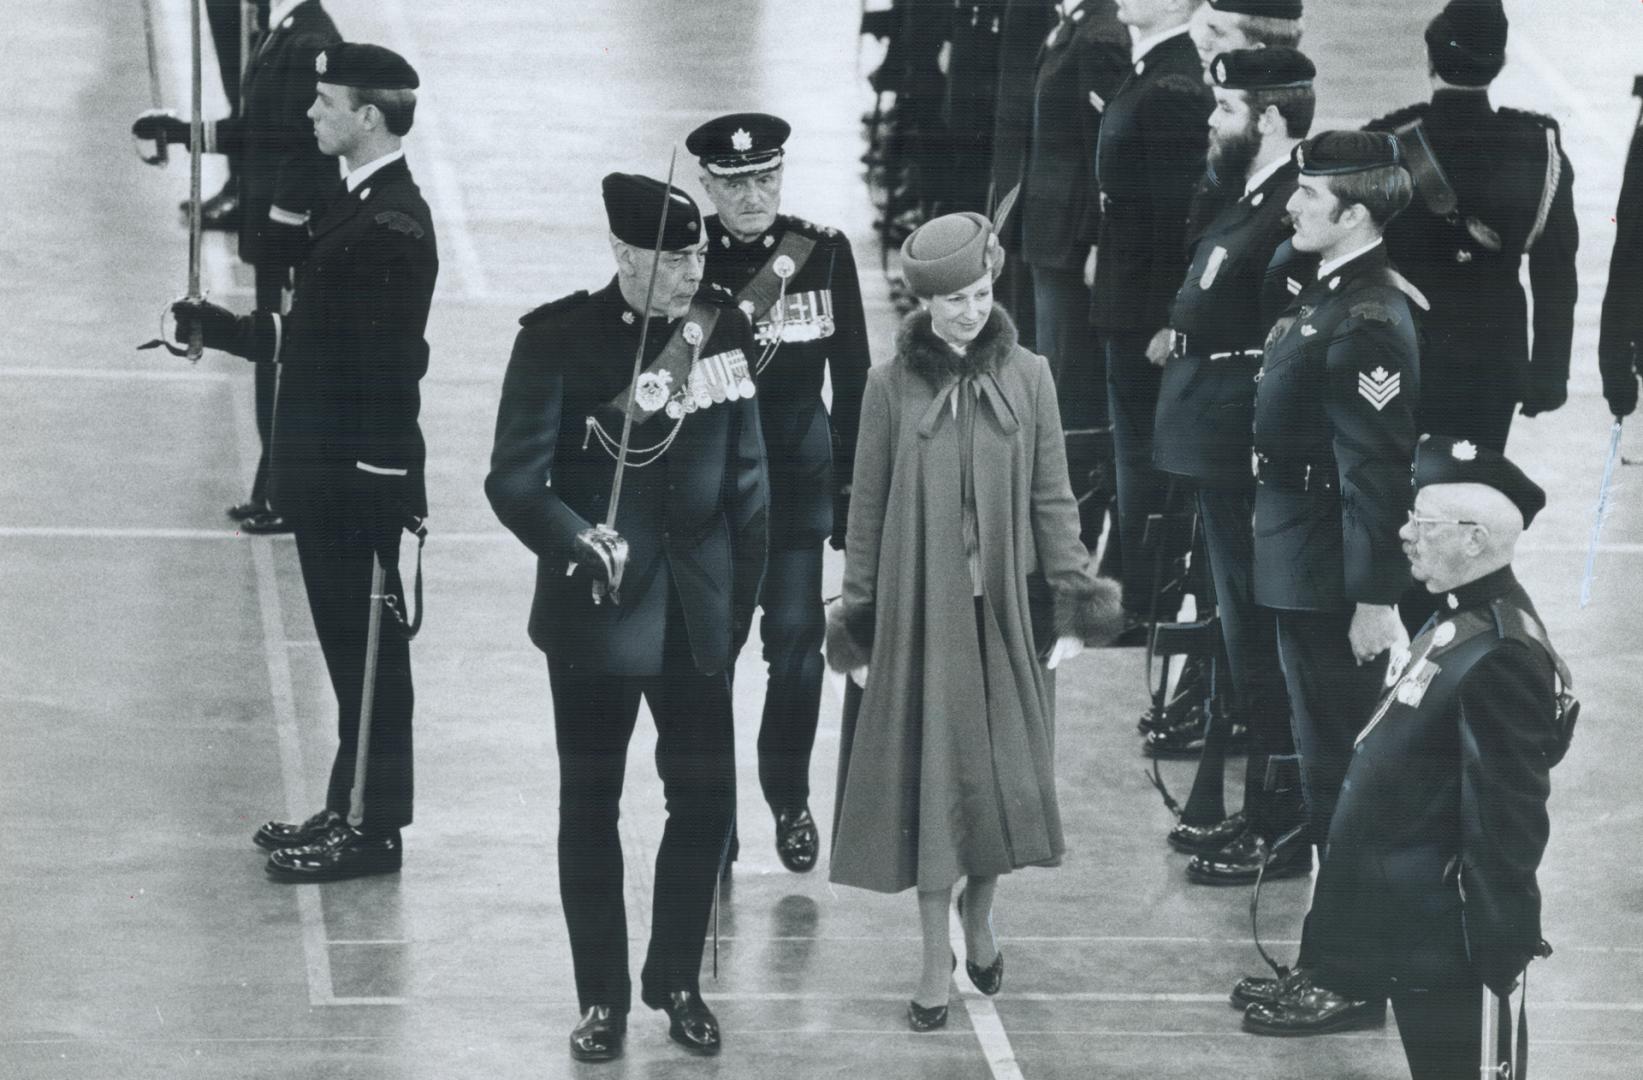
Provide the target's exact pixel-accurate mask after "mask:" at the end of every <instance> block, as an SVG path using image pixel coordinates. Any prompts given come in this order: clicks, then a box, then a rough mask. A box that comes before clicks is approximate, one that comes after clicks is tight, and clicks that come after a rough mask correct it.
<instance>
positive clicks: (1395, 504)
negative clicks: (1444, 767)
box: [1233, 131, 1420, 1035]
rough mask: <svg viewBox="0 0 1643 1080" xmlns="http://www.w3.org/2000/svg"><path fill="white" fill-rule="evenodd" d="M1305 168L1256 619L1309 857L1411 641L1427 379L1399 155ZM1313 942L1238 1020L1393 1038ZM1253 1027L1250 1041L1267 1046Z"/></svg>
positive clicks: (1322, 139)
mask: <svg viewBox="0 0 1643 1080" xmlns="http://www.w3.org/2000/svg"><path fill="white" fill-rule="evenodd" d="M1295 164H1296V166H1297V167H1298V169H1299V170H1300V178H1299V180H1298V181H1297V184H1298V186H1297V187H1296V189H1295V194H1294V195H1292V196H1291V197H1290V200H1289V213H1290V215H1291V216H1292V217H1293V218H1294V221H1295V236H1294V240H1293V244H1294V246H1295V247H1296V248H1297V249H1298V250H1300V251H1303V252H1313V253H1316V254H1317V255H1318V257H1319V258H1320V259H1321V260H1322V261H1321V262H1320V263H1319V264H1318V269H1317V274H1316V277H1315V278H1314V279H1313V280H1312V281H1311V282H1309V283H1308V284H1306V285H1305V286H1304V287H1303V288H1302V289H1301V290H1300V294H1299V295H1298V296H1296V297H1295V298H1294V301H1293V302H1292V303H1291V304H1290V306H1289V307H1288V308H1287V309H1285V311H1284V313H1283V315H1282V316H1281V317H1280V318H1279V319H1278V321H1277V323H1276V324H1275V325H1274V326H1273V327H1272V330H1271V332H1270V333H1269V334H1268V335H1267V341H1266V346H1265V350H1264V355H1263V358H1262V361H1261V372H1260V382H1259V383H1258V384H1257V387H1256V393H1255V455H1254V464H1255V474H1256V485H1257V486H1256V489H1255V602H1256V603H1257V604H1260V605H1262V606H1264V607H1268V608H1273V609H1275V610H1276V612H1277V628H1278V655H1279V657H1280V658H1281V659H1282V661H1283V671H1284V682H1285V685H1286V687H1287V688H1288V691H1289V705H1290V712H1291V715H1292V726H1293V729H1294V735H1295V748H1296V751H1297V752H1298V753H1299V755H1300V759H1301V782H1302V788H1303V790H1304V792H1305V796H1306V805H1307V813H1308V818H1309V825H1308V832H1309V833H1310V836H1308V837H1307V838H1306V842H1311V843H1321V841H1322V838H1324V837H1326V836H1327V835H1328V834H1329V820H1330V817H1331V816H1332V815H1333V814H1334V811H1335V802H1336V799H1337V798H1338V797H1339V795H1340V790H1341V781H1342V779H1343V778H1344V777H1345V775H1346V768H1347V764H1348V763H1349V762H1350V761H1351V758H1352V740H1353V739H1354V738H1355V737H1356V736H1357V734H1358V732H1359V730H1361V729H1362V727H1363V725H1364V724H1365V722H1367V721H1368V719H1369V714H1370V711H1371V710H1372V709H1373V708H1374V707H1375V701H1376V699H1377V697H1378V696H1379V694H1380V686H1381V675H1382V673H1383V672H1384V671H1385V670H1386V663H1387V657H1388V655H1389V653H1390V652H1391V651H1392V650H1395V649H1401V648H1402V647H1403V646H1405V645H1406V644H1408V641H1409V639H1408V637H1407V636H1406V635H1405V633H1404V629H1403V624H1402V623H1401V622H1400V621H1399V620H1398V613H1397V608H1396V607H1395V605H1396V603H1397V601H1398V598H1399V597H1400V596H1402V595H1403V592H1404V590H1405V589H1407V588H1408V587H1409V583H1410V578H1409V565H1408V563H1407V561H1405V559H1404V558H1403V552H1402V549H1401V548H1400V546H1399V543H1398V529H1399V528H1400V527H1401V526H1402V525H1403V522H1404V517H1405V515H1406V514H1407V512H1408V510H1409V501H1410V494H1409V465H1410V461H1411V459H1412V456H1413V454H1414V449H1415V419H1414V413H1415V404H1416V400H1417V399H1418V397H1419V390H1420V386H1419V380H1420V367H1419V353H1418V350H1417V346H1416V336H1415V323H1414V317H1413V315H1412V314H1411V312H1410V307H1409V302H1408V300H1407V298H1406V295H1405V293H1404V291H1403V290H1404V288H1407V283H1404V282H1403V281H1402V279H1401V278H1399V277H1398V276H1397V274H1396V273H1395V272H1394V271H1393V270H1392V269H1391V267H1390V266H1389V265H1388V262H1387V254H1386V245H1385V244H1384V243H1383V242H1382V240H1381V237H1382V233H1383V232H1384V230H1385V229H1386V226H1387V223H1388V222H1389V221H1391V220H1392V219H1393V218H1395V217H1396V216H1397V215H1398V213H1399V212H1401V211H1402V210H1403V208H1404V207H1406V206H1407V205H1409V199H1410V183H1409V174H1408V173H1406V172H1405V171H1404V169H1403V166H1401V165H1400V164H1399V163H1398V145H1397V140H1395V139H1393V138H1392V136H1390V135H1377V134H1371V133H1369V132H1362V131H1326V132H1324V133H1323V134H1321V135H1315V136H1313V137H1312V138H1310V139H1308V140H1307V141H1306V142H1303V143H1302V144H1301V145H1300V146H1298V147H1296V148H1295ZM1325 861H1326V862H1327V854H1326V855H1325ZM1316 938H1317V932H1316V930H1315V929H1314V928H1313V927H1311V926H1310V925H1308V926H1307V927H1306V928H1304V929H1303V930H1302V933H1301V949H1300V959H1299V961H1298V963H1297V969H1296V974H1294V975H1292V976H1287V977H1284V978H1281V979H1245V980H1243V981H1242V982H1240V983H1239V984H1238V986H1237V987H1236V988H1235V989H1234V991H1233V1000H1234V1002H1235V1003H1243V1004H1247V1003H1249V1002H1251V1001H1256V1000H1261V999H1266V1000H1275V999H1276V998H1278V997H1280V996H1283V997H1286V998H1289V999H1292V1000H1291V1002H1290V1003H1291V1006H1292V1007H1291V1008H1290V1009H1288V1010H1286V1012H1285V1013H1284V1023H1283V1025H1282V1029H1281V1032H1279V1033H1282V1034H1289V1035H1309V1034H1318V1033H1322V1032H1326V1031H1335V1030H1341V1029H1345V1028H1352V1027H1363V1026H1369V1025H1373V1024H1376V1023H1379V1022H1381V1019H1382V1017H1384V1015H1385V1003H1384V1002H1380V1001H1357V1000H1351V999H1347V998H1343V997H1341V996H1339V995H1337V994H1333V993H1331V992H1330V991H1327V990H1324V989H1322V988H1320V987H1315V986H1313V985H1312V984H1311V982H1310V975H1309V970H1310V967H1311V964H1312V963H1313V958H1314V956H1315V954H1316V950H1317V949H1319V948H1321V947H1322V946H1321V945H1320V944H1319V942H1318V941H1317V940H1316ZM1251 1019H1252V1018H1250V1017H1248V1016H1247V1014H1246V1019H1245V1025H1246V1027H1248V1028H1250V1029H1251V1030H1256V1031H1264V1032H1271V1031H1273V1027H1272V1025H1264V1026H1263V1025H1260V1024H1254V1023H1252V1022H1251Z"/></svg>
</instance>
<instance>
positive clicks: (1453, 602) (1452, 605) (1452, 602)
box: [1443, 593, 1460, 611]
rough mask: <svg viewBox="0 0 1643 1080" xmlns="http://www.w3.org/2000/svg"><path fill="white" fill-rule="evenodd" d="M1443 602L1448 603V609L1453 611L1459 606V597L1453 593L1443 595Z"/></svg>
mask: <svg viewBox="0 0 1643 1080" xmlns="http://www.w3.org/2000/svg"><path fill="white" fill-rule="evenodd" d="M1443 602H1444V603H1446V604H1448V605H1449V610H1450V611H1454V610H1455V609H1456V608H1458V607H1460V597H1458V596H1456V595H1455V594H1454V593H1450V594H1449V595H1448V596H1446V597H1444V598H1443Z"/></svg>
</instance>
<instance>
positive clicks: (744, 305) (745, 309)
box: [736, 300, 758, 319]
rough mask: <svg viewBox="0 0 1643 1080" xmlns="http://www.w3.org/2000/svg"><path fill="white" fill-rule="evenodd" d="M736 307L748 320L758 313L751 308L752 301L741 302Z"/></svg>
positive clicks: (755, 309)
mask: <svg viewBox="0 0 1643 1080" xmlns="http://www.w3.org/2000/svg"><path fill="white" fill-rule="evenodd" d="M736 306H737V307H739V308H741V309H742V314H743V315H746V316H747V317H748V318H749V319H751V318H752V317H753V316H754V315H755V314H756V313H757V311H758V309H757V308H755V307H754V306H753V301H751V300H743V301H742V302H741V303H739V304H737V305H736Z"/></svg>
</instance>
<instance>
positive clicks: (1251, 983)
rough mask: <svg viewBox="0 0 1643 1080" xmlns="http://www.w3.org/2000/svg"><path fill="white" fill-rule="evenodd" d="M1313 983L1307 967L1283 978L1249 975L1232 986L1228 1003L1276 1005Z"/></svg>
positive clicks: (1289, 973)
mask: <svg viewBox="0 0 1643 1080" xmlns="http://www.w3.org/2000/svg"><path fill="white" fill-rule="evenodd" d="M1311 985H1312V977H1311V976H1310V975H1308V974H1307V971H1306V969H1305V968H1296V969H1295V970H1294V971H1291V972H1288V973H1287V974H1285V975H1284V976H1283V977H1282V978H1277V979H1268V978H1263V977H1262V976H1259V975H1247V976H1245V977H1244V978H1242V979H1239V980H1238V983H1237V985H1235V986H1234V987H1233V988H1232V994H1231V995H1230V996H1229V997H1228V998H1227V1002H1228V1004H1230V1005H1231V1006H1232V1007H1233V1008H1234V1009H1239V1010H1243V1009H1247V1008H1249V1007H1250V1006H1251V1005H1255V1004H1261V1005H1276V1004H1277V1003H1278V1002H1279V1001H1280V1000H1281V999H1283V998H1285V997H1290V996H1292V995H1294V994H1298V993H1300V992H1301V991H1303V990H1306V989H1307V988H1309V987H1310V986H1311Z"/></svg>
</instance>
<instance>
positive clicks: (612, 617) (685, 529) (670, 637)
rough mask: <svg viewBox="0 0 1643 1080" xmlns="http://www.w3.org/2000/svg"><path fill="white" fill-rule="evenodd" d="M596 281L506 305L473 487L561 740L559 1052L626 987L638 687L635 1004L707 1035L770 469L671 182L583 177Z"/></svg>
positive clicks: (602, 1038) (692, 219)
mask: <svg viewBox="0 0 1643 1080" xmlns="http://www.w3.org/2000/svg"><path fill="white" fill-rule="evenodd" d="M603 190H604V202H605V213H606V217H607V219H608V222H609V228H610V245H611V251H612V253H613V254H614V256H615V258H616V265H617V272H616V276H615V277H614V278H612V279H611V281H610V282H609V283H608V284H606V285H605V286H604V287H603V288H601V289H599V290H598V291H596V292H593V293H591V294H590V293H588V292H577V293H574V294H573V295H570V296H567V297H564V298H562V299H559V300H555V301H553V302H552V303H549V304H544V305H543V306H541V307H539V308H537V309H536V310H534V311H532V312H530V313H529V314H527V315H525V316H524V317H523V318H522V319H521V320H520V323H521V329H520V331H519V335H518V337H517V339H516V340H515V343H514V350H513V356H512V359H511V360H510V361H509V364H508V371H507V375H506V378H505V380H504V382H503V386H502V398H501V403H500V405H499V407H498V412H497V421H496V440H495V444H494V446H493V449H492V452H491V471H490V474H489V476H488V477H487V478H486V481H485V491H486V494H487V495H488V496H489V497H490V501H491V506H492V508H493V509H494V510H495V511H496V515H497V517H498V518H500V519H501V521H502V523H503V524H504V525H506V526H507V527H508V528H509V529H511V530H512V531H513V533H514V534H515V535H516V536H518V537H519V539H520V540H521V541H522V542H523V543H524V544H525V546H526V547H528V548H530V549H531V551H533V552H535V554H536V556H537V558H538V560H539V561H538V566H537V577H536V597H535V602H534V604H533V606H532V609H531V617H530V636H531V640H532V641H533V642H534V643H535V644H536V645H537V646H538V647H539V648H541V649H542V651H543V652H545V653H546V654H547V659H548V678H549V682H550V684H551V686H552V693H553V717H554V730H555V743H556V747H557V749H558V753H559V765H560V792H559V838H558V853H559V854H558V858H559V883H560V896H561V899H562V901H563V905H564V909H565V921H566V924H567V926H568V929H569V932H570V941H571V956H572V962H573V965H574V968H575V976H576V993H577V999H578V1002H579V1008H580V1010H581V1013H582V1019H581V1022H580V1023H578V1024H577V1025H576V1027H575V1029H574V1030H573V1031H572V1032H571V1036H570V1051H571V1056H572V1057H573V1058H575V1059H577V1060H579V1061H608V1060H611V1059H612V1058H615V1057H618V1056H620V1055H621V1053H622V1046H623V1041H624V1037H625V1035H626V1031H627V1015H628V1011H629V1008H630V1005H631V998H632V984H631V982H630V979H629V975H628V945H627V941H628V934H627V919H626V915H625V912H624V908H623V891H622V844H621V838H620V835H619V833H618V831H617V817H618V812H619V802H620V799H621V794H622V777H623V770H624V765H625V762H626V758H627V746H628V741H629V739H630V738H631V736H632V733H633V727H634V723H635V720H636V718H637V715H638V710H639V701H640V698H641V697H642V698H643V699H644V700H645V702H646V703H647V704H648V705H649V706H650V712H651V715H652V716H653V717H654V719H655V723H656V728H657V746H656V766H657V771H658V772H659V773H660V775H661V780H662V788H663V792H664V794H665V796H666V800H667V824H666V827H665V829H664V831H663V834H662V842H661V846H660V848H659V849H658V851H657V855H656V872H655V904H654V907H653V909H652V912H651V936H650V947H649V952H648V954H647V957H646V960H645V966H644V969H643V971H642V973H641V975H640V1000H641V1001H642V1002H643V1003H644V1004H646V1005H648V1006H650V1007H651V1008H653V1009H659V1010H662V1011H663V1012H665V1013H667V1015H668V1019H669V1022H670V1023H669V1035H670V1036H671V1037H672V1038H673V1039H674V1041H676V1042H678V1043H680V1044H681V1045H682V1046H684V1047H685V1048H686V1049H687V1050H689V1051H691V1052H693V1053H698V1054H714V1053H717V1052H718V1050H719V1046H720V1033H719V1025H718V1020H717V1019H716V1018H715V1017H714V1015H713V1012H712V1011H711V1010H710V1009H709V1008H708V1006H707V1004H706V1003H705V1002H704V1001H703V1000H702V998H701V994H700V989H699V971H700V968H701V963H702V942H703V940H704V938H705V936H706V932H707V924H708V916H709V912H710V910H711V908H712V905H713V901H714V888H715V885H716V882H717V880H718V870H719V866H720V864H721V860H722V859H723V857H724V854H725V849H726V845H727V844H728V842H729V838H730V829H731V822H732V820H733V815H734V811H735V757H734V753H735V737H734V731H733V727H732V712H731V693H730V680H729V675H728V669H729V668H730V666H731V664H733V663H734V661H735V657H736V653H737V652H738V651H739V650H740V648H741V646H742V644H743V643H744V642H745V641H746V639H747V633H748V628H749V625H750V622H751V619H752V616H753V609H754V606H755V604H756V602H757V600H758V596H759V586H760V580H761V578H762V576H763V573H764V565H765V549H766V542H767V538H766V532H767V527H768V510H769V488H768V484H767V481H766V473H765V448H764V439H763V437H762V435H761V433H760V424H759V409H758V403H757V401H756V400H755V398H756V396H757V393H758V391H757V389H756V387H755V383H754V377H753V376H754V370H753V366H754V363H755V361H756V359H757V356H758V351H757V350H758V346H757V344H756V343H755V341H754V337H753V330H752V326H751V323H750V322H749V320H748V318H747V316H746V315H744V314H743V313H742V310H741V309H740V308H738V307H737V306H736V304H735V303H734V302H733V300H732V297H731V294H730V293H728V292H726V291H724V290H723V289H717V288H713V287H707V288H703V287H702V268H703V258H704V247H705V245H706V241H707V233H706V230H705V229H704V227H703V224H702V218H701V213H700V211H699V210H698V209H697V207H696V204H695V202H694V201H692V200H691V199H690V197H689V196H688V195H685V194H684V193H683V192H681V191H679V190H678V189H677V188H676V187H674V186H673V185H672V173H671V171H670V172H669V180H668V182H667V183H663V182H660V181H657V180H652V179H649V178H648V177H643V176H633V175H629V174H625V173H612V174H610V175H609V176H606V177H605V179H604V184H603Z"/></svg>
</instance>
